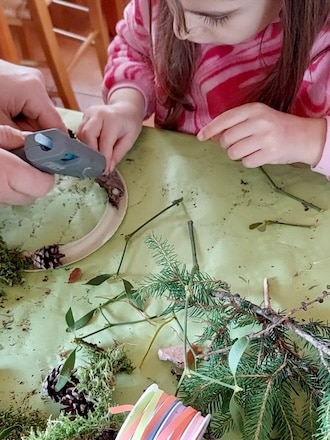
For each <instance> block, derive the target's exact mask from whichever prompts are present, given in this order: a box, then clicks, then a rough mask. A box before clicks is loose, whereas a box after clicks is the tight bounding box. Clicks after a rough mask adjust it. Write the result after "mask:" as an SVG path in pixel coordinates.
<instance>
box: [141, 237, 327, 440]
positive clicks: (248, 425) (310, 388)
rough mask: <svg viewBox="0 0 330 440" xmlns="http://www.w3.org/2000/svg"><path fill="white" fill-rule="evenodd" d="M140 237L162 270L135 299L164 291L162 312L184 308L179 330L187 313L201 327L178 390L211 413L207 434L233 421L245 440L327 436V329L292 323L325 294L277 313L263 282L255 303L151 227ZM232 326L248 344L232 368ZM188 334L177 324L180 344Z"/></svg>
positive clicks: (320, 325) (215, 435) (143, 285)
mask: <svg viewBox="0 0 330 440" xmlns="http://www.w3.org/2000/svg"><path fill="white" fill-rule="evenodd" d="M146 242H147V245H148V246H149V248H150V249H151V251H152V252H153V256H154V258H155V260H156V261H157V263H158V264H159V265H160V268H161V269H160V272H159V273H157V274H151V275H149V276H148V277H147V278H146V279H145V281H144V282H143V283H141V285H139V286H138V287H137V288H136V293H135V294H136V295H137V297H138V298H139V300H145V299H146V298H147V297H161V298H163V299H164V300H165V301H166V303H165V306H164V307H165V312H163V314H162V316H166V313H168V314H173V313H175V314H177V316H178V312H180V311H181V312H183V313H184V318H183V321H184V323H183V324H182V328H183V329H185V323H189V322H190V321H191V320H192V319H194V320H198V321H199V322H200V324H201V327H202V331H201V336H200V337H199V339H198V341H194V343H197V344H198V345H199V346H200V347H202V348H203V352H202V354H199V355H196V362H195V369H194V370H191V369H190V367H188V366H187V364H185V368H184V370H183V373H182V377H181V380H180V382H179V385H178V394H179V396H180V398H181V399H182V400H183V401H184V403H185V404H187V405H192V406H194V407H195V408H196V409H198V410H200V411H201V412H202V413H203V414H206V413H211V414H212V421H211V425H210V429H209V432H208V438H209V439H218V438H220V437H222V436H223V435H224V434H225V433H226V432H228V431H229V430H231V429H233V428H234V429H236V430H237V429H238V428H240V432H241V436H242V438H244V440H266V439H267V440H269V438H272V439H278V440H296V439H300V440H307V439H308V440H310V439H311V438H315V439H317V440H325V439H327V440H329V439H330V385H329V383H330V356H329V353H330V345H329V335H330V328H329V326H328V325H327V324H326V323H323V322H320V321H312V320H311V321H310V322H307V323H306V322H299V321H298V320H297V319H296V318H295V316H294V314H295V313H296V312H297V311H298V310H300V309H303V310H306V308H308V307H309V306H310V305H311V304H314V303H315V302H319V303H323V302H324V301H325V299H326V298H327V297H328V296H329V295H330V293H329V292H328V291H327V290H325V291H324V292H322V293H321V295H320V296H319V297H318V298H316V299H315V300H313V301H310V303H308V304H306V303H302V304H300V305H299V307H297V308H296V309H294V310H292V311H290V312H276V311H274V310H273V309H272V308H271V304H270V299H269V292H268V286H267V289H266V288H265V298H264V307H261V306H258V305H256V304H253V303H252V302H250V301H248V300H247V299H246V298H242V297H241V296H240V295H238V294H232V293H231V292H230V289H229V287H228V285H227V283H225V282H223V281H221V280H214V279H212V278H211V277H209V276H208V275H207V274H203V273H202V272H200V271H199V269H198V263H197V262H196V261H195V262H194V263H195V264H194V267H195V270H188V269H187V267H186V266H185V265H183V264H181V263H180V262H179V261H178V259H177V256H176V254H175V251H174V247H173V246H171V245H170V244H169V243H168V242H167V241H166V240H164V239H161V238H158V237H156V236H155V235H153V234H151V235H149V236H148V238H147V240H146ZM196 268H197V269H196ZM180 316H181V315H180ZM238 327H239V328H241V329H242V331H243V329H244V328H248V329H249V330H248V331H246V332H245V333H246V335H245V338H247V341H248V345H247V347H246V348H244V350H242V351H241V352H240V354H239V356H238V358H237V359H236V361H235V362H236V364H237V365H236V367H237V368H236V367H235V371H233V368H232V366H231V360H230V357H233V356H231V355H232V353H233V350H234V347H235V345H236V343H237V341H238V339H237V338H235V337H233V329H237V328H238ZM251 329H252V330H253V331H252V330H251ZM187 330H189V329H188V328H187ZM188 334H189V331H187V332H185V331H184V335H183V337H184V345H185V346H186V345H187V344H190V341H188Z"/></svg>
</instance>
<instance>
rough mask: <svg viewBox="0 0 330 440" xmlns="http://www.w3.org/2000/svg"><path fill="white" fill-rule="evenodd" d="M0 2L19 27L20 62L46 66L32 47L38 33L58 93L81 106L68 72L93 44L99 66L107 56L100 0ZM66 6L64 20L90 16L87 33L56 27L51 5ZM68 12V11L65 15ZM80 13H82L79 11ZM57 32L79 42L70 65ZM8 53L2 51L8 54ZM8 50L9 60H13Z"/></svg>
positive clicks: (11, 22)
mask: <svg viewBox="0 0 330 440" xmlns="http://www.w3.org/2000/svg"><path fill="white" fill-rule="evenodd" d="M0 5H1V6H2V8H3V12H4V14H5V17H6V21H7V24H8V25H9V27H10V29H12V30H13V31H16V34H15V35H16V37H17V38H16V40H15V41H18V42H19V46H20V52H21V57H22V59H21V60H20V63H21V64H25V65H34V66H36V67H45V63H43V62H42V61H40V57H39V59H36V56H35V54H34V50H33V49H34V48H33V47H31V43H29V41H30V42H31V38H30V37H31V32H34V33H35V34H36V36H37V40H38V41H39V42H40V46H41V48H42V50H43V53H44V57H45V61H46V67H48V68H49V69H50V71H51V74H52V76H53V79H54V82H55V85H56V88H57V96H59V97H60V98H61V100H62V102H63V105H64V106H65V107H66V108H69V109H72V110H79V106H78V103H77V100H76V97H75V94H74V92H73V90H72V85H71V82H70V78H69V73H70V71H71V69H72V68H73V66H74V65H76V63H77V62H78V61H79V60H80V59H81V57H82V56H83V55H84V53H85V51H86V50H87V49H88V48H89V47H90V46H93V47H94V48H95V50H96V54H97V57H98V61H99V65H100V69H101V71H102V72H103V69H104V67H105V64H106V60H107V48H108V44H109V35H108V31H107V27H106V24H105V20H104V17H103V13H102V8H101V0H84V4H83V5H81V4H77V3H74V2H70V1H64V0H0ZM54 5H56V7H59V8H63V16H64V17H65V22H66V23H69V24H70V22H73V21H74V16H75V15H76V16H77V20H79V17H81V14H85V15H86V17H87V18H88V22H89V26H88V33H87V34H86V35H85V34H84V35H81V34H78V33H75V32H71V31H70V30H66V29H62V28H59V27H55V26H54V24H53V20H52V16H51V14H50V10H49V8H50V7H53V6H54ZM64 14H65V15H64ZM79 14H80V15H79ZM57 35H62V36H64V37H66V38H69V39H73V40H75V41H77V42H78V44H77V50H76V52H75V54H74V56H73V57H72V59H71V60H70V62H69V64H68V65H65V64H64V61H63V56H62V53H61V49H60V45H59V41H58V39H57ZM5 56H6V54H4V55H3V58H5ZM8 56H9V55H8V54H7V58H6V59H7V60H8V61H10V59H9V58H8Z"/></svg>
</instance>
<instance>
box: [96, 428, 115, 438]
mask: <svg viewBox="0 0 330 440" xmlns="http://www.w3.org/2000/svg"><path fill="white" fill-rule="evenodd" d="M116 437H117V432H116V431H113V430H112V429H103V430H102V431H101V432H100V433H99V434H98V435H97V436H96V437H95V438H94V440H114V439H115V438H116Z"/></svg>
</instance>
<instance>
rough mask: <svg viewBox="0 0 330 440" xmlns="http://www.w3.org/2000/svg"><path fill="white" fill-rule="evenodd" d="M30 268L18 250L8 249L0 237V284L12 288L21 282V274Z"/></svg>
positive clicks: (27, 261)
mask: <svg viewBox="0 0 330 440" xmlns="http://www.w3.org/2000/svg"><path fill="white" fill-rule="evenodd" d="M29 266H30V262H29V260H28V259H27V258H26V257H25V256H24V255H23V253H22V250H21V249H19V248H17V247H16V248H15V247H14V248H10V247H9V246H8V245H7V244H6V243H5V241H4V240H3V238H2V237H1V236H0V284H5V285H7V286H13V285H15V284H21V283H22V282H23V278H22V273H23V270H24V269H27V268H28V267H29Z"/></svg>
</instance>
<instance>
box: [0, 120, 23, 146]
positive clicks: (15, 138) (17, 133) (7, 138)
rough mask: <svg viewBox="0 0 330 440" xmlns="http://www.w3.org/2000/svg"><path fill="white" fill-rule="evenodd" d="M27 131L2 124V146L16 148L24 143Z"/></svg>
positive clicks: (0, 129)
mask: <svg viewBox="0 0 330 440" xmlns="http://www.w3.org/2000/svg"><path fill="white" fill-rule="evenodd" d="M26 134H27V133H26V132H23V131H21V130H17V129H16V128H13V127H10V126H9V125H1V126H0V148H3V149H5V150H14V149H15V148H19V147H22V146H23V145H24V139H25V136H26Z"/></svg>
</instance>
